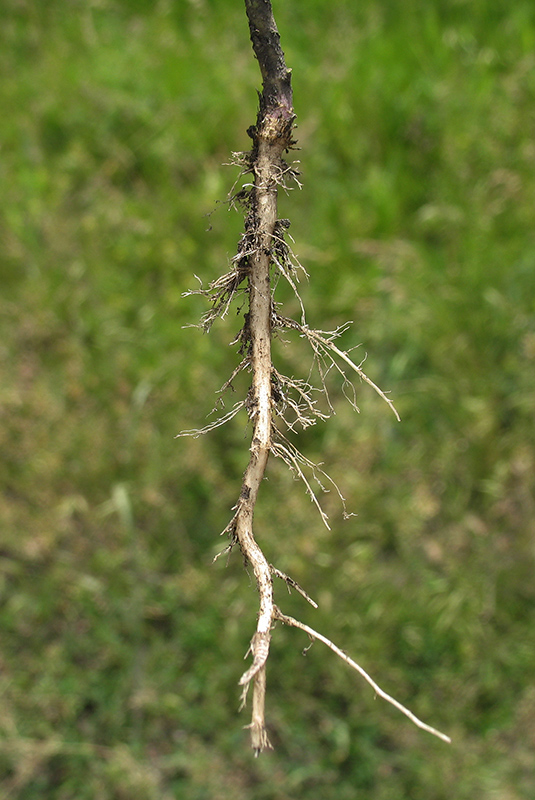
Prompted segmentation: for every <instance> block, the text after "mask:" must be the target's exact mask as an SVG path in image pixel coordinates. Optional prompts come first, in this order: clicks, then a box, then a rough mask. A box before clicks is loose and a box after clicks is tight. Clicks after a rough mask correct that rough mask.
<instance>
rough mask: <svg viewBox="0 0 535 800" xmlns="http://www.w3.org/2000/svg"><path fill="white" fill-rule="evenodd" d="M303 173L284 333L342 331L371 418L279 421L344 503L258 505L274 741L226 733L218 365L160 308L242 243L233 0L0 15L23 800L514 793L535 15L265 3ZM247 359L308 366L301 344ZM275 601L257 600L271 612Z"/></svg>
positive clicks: (225, 454)
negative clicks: (314, 631)
mask: <svg viewBox="0 0 535 800" xmlns="http://www.w3.org/2000/svg"><path fill="white" fill-rule="evenodd" d="M275 12H276V16H277V20H278V23H279V28H280V30H281V35H282V39H283V44H284V48H285V52H286V55H287V60H288V63H289V65H290V66H291V67H292V68H293V80H294V91H295V106H296V111H297V113H298V122H299V128H298V131H297V135H298V137H299V143H300V145H301V147H302V148H303V149H302V152H301V153H299V154H298V157H299V158H300V160H301V162H302V163H301V168H302V172H303V178H304V188H303V191H302V192H300V193H297V192H294V193H292V194H291V195H290V197H289V198H283V200H282V210H281V214H282V215H283V216H290V217H291V218H292V234H293V235H294V237H295V239H296V245H295V249H296V252H297V253H298V254H299V255H300V257H301V259H302V261H303V263H304V264H305V266H306V267H307V269H308V271H309V272H310V274H311V281H310V284H309V285H306V286H304V287H303V291H304V294H305V295H306V301H307V307H308V316H309V321H310V323H311V324H314V325H317V326H319V327H321V328H328V327H335V326H336V325H338V324H340V323H341V322H344V321H345V320H346V319H353V320H354V326H353V328H352V329H351V331H350V332H349V333H348V334H346V339H345V344H347V345H348V346H352V345H354V344H357V343H359V342H362V352H363V353H364V352H368V353H369V357H368V361H367V364H366V366H367V369H368V372H369V374H370V376H371V377H372V378H373V379H374V380H377V381H379V383H380V384H381V386H383V387H384V388H385V389H389V390H392V393H393V394H392V396H393V398H394V399H395V401H396V405H397V406H398V408H399V410H400V412H401V415H402V418H403V422H402V424H401V425H397V424H396V423H395V421H394V419H393V417H391V416H390V415H389V413H387V412H388V409H387V408H386V406H384V407H383V406H382V405H381V403H380V402H379V401H378V400H376V398H374V397H371V396H370V393H369V392H367V391H366V390H365V389H364V388H363V389H362V390H360V389H359V405H360V406H361V408H362V414H361V415H360V416H359V417H358V418H355V416H354V415H353V413H352V412H351V410H350V409H348V408H346V407H345V406H344V405H343V397H342V393H341V389H340V387H336V386H333V397H334V398H335V400H336V407H337V416H336V417H335V418H334V419H333V420H331V421H330V422H329V423H328V424H327V425H325V426H322V427H321V428H318V429H317V430H315V431H312V432H308V433H307V434H306V435H304V436H303V438H302V446H303V449H304V450H305V452H306V454H307V455H308V456H310V457H312V458H316V459H319V460H322V461H324V462H325V464H326V466H327V467H328V468H329V469H330V471H331V472H332V474H333V476H334V477H335V478H336V479H337V480H338V482H339V483H340V485H341V487H342V489H343V491H344V493H345V495H346V498H347V502H348V507H349V508H350V510H355V511H357V512H358V517H357V518H356V519H355V518H353V519H351V520H349V521H345V522H344V521H343V520H342V515H341V509H340V508H339V507H338V505H337V503H336V498H334V497H331V496H330V495H328V496H326V498H325V505H326V507H327V508H328V510H329V512H330V514H331V520H332V532H330V533H329V532H328V531H326V530H325V529H323V528H322V526H321V523H320V520H319V519H318V518H317V516H316V515H315V514H314V512H313V508H312V506H311V505H310V504H309V503H308V502H307V501H306V498H305V495H304V493H303V492H302V491H301V487H300V486H299V484H296V483H295V482H293V481H292V479H291V476H289V475H288V474H286V472H285V471H284V470H283V469H282V467H281V465H279V464H276V463H275V464H273V465H271V468H270V474H269V481H268V482H267V483H266V485H265V491H264V494H263V497H262V499H261V502H260V505H259V508H258V513H257V518H258V533H259V537H260V538H261V539H262V541H263V543H265V547H266V551H267V552H268V555H269V558H270V559H271V560H273V561H275V562H276V563H277V565H278V566H279V567H280V568H281V569H284V570H285V571H287V572H290V573H291V574H292V575H293V576H294V577H295V578H296V579H298V580H299V581H300V582H301V583H302V584H303V585H304V586H305V587H306V588H307V590H308V591H309V592H310V593H311V594H312V595H313V596H314V597H315V598H316V599H317V600H318V601H320V604H321V605H320V610H319V611H318V612H316V613H312V612H310V613H309V611H308V609H306V608H303V605H302V603H301V601H300V600H299V599H297V598H295V597H293V596H292V597H284V594H285V589H284V588H283V587H277V590H278V595H279V596H280V598H281V600H280V601H281V603H283V604H284V607H285V608H287V609H288V612H289V613H294V614H296V615H298V616H300V617H301V618H303V619H305V621H307V622H309V623H310V624H312V625H314V626H315V627H317V628H318V629H320V630H322V631H324V632H326V633H328V634H330V635H331V636H332V638H333V639H335V640H336V641H337V642H338V643H339V644H340V645H341V646H342V647H344V648H345V649H346V650H347V651H348V652H350V653H351V654H352V655H354V656H355V657H357V658H358V659H359V660H360V662H361V663H362V665H363V666H364V667H365V668H367V669H369V670H371V671H372V672H373V674H374V677H376V678H377V679H378V681H379V683H380V684H381V685H383V686H384V688H385V689H387V691H392V692H393V693H394V694H395V695H396V696H397V697H398V698H399V699H400V700H401V701H402V702H404V703H407V704H408V705H409V706H410V707H411V708H413V710H414V711H415V712H416V713H418V714H419V715H420V716H423V717H425V719H426V720H428V721H429V722H431V723H432V724H433V725H436V726H437V727H439V728H441V729H444V730H446V731H447V732H448V733H450V734H451V735H452V736H453V738H454V744H453V745H452V747H451V748H447V747H445V746H444V745H442V744H441V743H440V742H435V741H434V740H432V739H429V738H428V737H426V736H425V735H424V734H422V733H421V732H419V731H417V730H416V729H414V730H413V729H412V728H411V726H410V725H409V724H408V723H405V721H404V720H403V719H402V718H400V716H399V715H398V714H397V712H395V711H394V710H393V709H390V708H388V707H386V706H384V705H382V704H379V703H377V702H375V701H374V699H373V697H372V696H370V693H369V692H368V690H367V688H366V687H363V686H362V685H361V683H359V682H358V681H357V680H356V678H355V676H353V675H351V674H349V673H348V672H347V670H346V669H345V668H344V666H343V665H342V664H337V663H335V662H334V660H333V659H332V658H331V657H330V655H329V654H328V653H326V652H324V651H322V650H321V649H320V647H319V645H314V647H313V648H312V649H311V650H310V651H309V652H308V654H307V656H306V659H302V657H301V655H300V650H301V648H302V647H304V646H305V645H306V641H302V640H301V639H300V637H299V635H298V634H296V633H295V632H292V631H286V630H279V629H277V631H276V632H275V635H274V641H273V655H272V660H271V662H270V669H269V675H268V681H269V687H270V689H269V694H268V714H269V719H270V726H271V729H272V730H271V737H272V739H273V741H274V743H275V744H276V750H275V752H274V753H273V754H269V755H268V756H266V757H265V758H262V759H259V761H258V762H256V761H253V760H252V759H251V758H250V754H249V752H248V749H247V737H246V732H244V731H242V730H241V725H243V724H246V723H247V721H248V720H247V715H246V713H244V714H242V715H241V716H238V714H237V705H238V691H237V685H236V684H237V680H238V678H239V675H240V674H241V670H242V663H241V661H240V655H241V654H242V653H244V652H245V650H246V649H247V644H248V638H249V635H250V632H251V630H252V629H253V626H254V619H255V614H256V600H255V594H254V589H253V587H252V585H251V584H250V581H249V580H248V579H247V576H246V575H245V574H244V573H243V570H242V567H241V564H240V563H239V558H236V557H234V558H233V560H232V561H231V563H230V564H229V565H228V567H226V568H225V565H224V564H223V563H221V562H218V564H217V565H216V566H215V567H211V566H210V559H211V557H212V555H213V554H214V553H215V552H217V549H219V547H220V545H221V541H220V540H218V537H217V534H218V532H219V531H220V530H221V529H223V528H224V526H225V524H226V522H227V520H228V515H229V510H230V507H231V506H232V504H233V503H234V501H235V497H236V492H237V486H238V485H239V480H240V475H241V471H242V469H243V466H244V462H245V460H246V457H247V444H246V441H247V439H246V438H244V434H245V433H246V431H245V427H244V426H245V422H244V420H242V419H239V418H238V419H237V420H236V421H235V422H234V424H233V425H232V426H228V427H227V428H225V429H221V430H218V431H216V432H214V433H213V434H211V435H210V437H205V438H203V439H198V440H188V439H179V440H175V439H174V436H175V434H176V433H178V432H179V431H180V430H181V429H185V428H190V427H193V426H196V425H200V424H202V423H203V419H204V417H205V415H206V414H207V413H208V412H209V411H210V409H211V408H212V406H213V403H214V400H213V393H214V391H215V390H216V389H217V388H218V387H219V386H220V385H221V384H222V383H223V382H224V381H225V380H226V377H227V376H228V374H229V373H230V371H231V370H232V366H233V364H235V353H234V352H232V351H230V350H229V349H228V348H226V343H227V342H228V341H230V339H231V338H232V337H233V335H234V331H235V329H236V325H237V322H238V321H237V320H236V319H235V318H231V319H230V320H229V321H228V322H227V323H225V324H224V325H221V326H219V327H218V328H217V329H216V330H214V332H213V334H212V335H211V336H210V337H205V336H202V335H201V334H200V333H199V332H197V331H195V330H191V329H184V327H183V326H184V325H188V324H190V323H194V322H196V320H197V319H198V316H199V314H201V313H202V311H203V310H204V308H203V305H202V302H201V300H200V299H199V298H195V297H193V298H190V299H188V300H184V299H183V297H182V292H183V291H185V290H186V289H188V288H191V287H192V286H194V285H195V279H194V278H193V274H194V273H195V274H197V275H199V276H201V277H202V279H203V280H204V281H206V280H209V279H210V278H212V277H215V276H216V275H217V274H218V273H219V272H220V271H221V269H222V268H224V266H225V264H226V262H227V260H228V258H229V257H230V256H231V255H232V254H233V250H234V247H235V243H236V240H237V238H238V236H239V233H240V230H241V221H240V219H239V217H238V215H236V214H234V213H232V212H228V210H227V208H226V206H225V205H224V204H222V203H220V201H222V200H224V199H225V197H226V194H227V191H228V190H229V189H230V187H231V185H232V183H233V180H234V178H235V171H233V170H231V169H229V168H224V167H222V166H221V165H222V164H223V163H224V162H226V161H228V159H229V154H230V152H231V151H232V150H240V149H245V148H246V147H247V146H248V140H247V136H246V134H245V130H246V128H247V127H248V126H249V125H250V124H251V123H252V122H253V121H254V117H255V102H256V95H255V90H256V88H257V87H258V83H259V78H258V75H257V67H256V64H255V62H254V59H253V57H252V54H251V52H250V45H249V42H248V32H247V25H246V21H245V15H244V12H243V10H242V8H241V4H240V3H234V4H232V3H230V2H229V1H228V0H217V1H216V0H213V2H208V0H205V2H202V0H197V1H196V2H194V1H193V0H188V2H186V1H185V0H183V2H174V3H173V2H159V3H147V2H142V0H137V2H132V1H131V0H129V2H123V3H121V2H118V1H117V2H115V1H114V0H94V1H93V2H84V3H81V2H71V3H66V2H64V0H63V1H61V0H55V2H54V1H52V2H49V3H47V4H33V3H30V2H25V1H24V0H6V2H4V4H3V21H2V27H1V30H0V45H1V46H0V68H1V76H2V77H1V81H0V101H1V105H2V108H3V109H4V113H3V115H2V118H1V121H0V141H1V142H2V159H1V161H0V175H1V178H2V186H3V202H2V204H1V208H0V234H1V236H0V241H1V244H0V248H1V249H0V280H1V284H2V292H1V296H0V326H1V336H0V413H1V415H2V425H1V427H0V445H1V448H2V454H3V458H2V462H1V464H0V481H1V486H2V499H1V503H0V531H1V533H0V591H1V597H2V603H1V606H0V621H1V623H0V627H1V629H2V632H3V635H2V644H1V645H0V667H1V670H0V786H1V787H2V791H3V795H4V796H6V797H9V798H17V799H18V798H20V800H34V798H38V797H39V798H41V797H47V798H54V800H55V799H56V798H58V800H65V799H66V798H81V800H83V799H84V798H94V797H99V798H104V799H105V798H131V797H134V796H135V797H136V798H140V799H141V800H143V798H175V797H180V798H187V800H201V798H216V799H217V798H221V799H222V800H223V799H224V798H230V797H232V798H235V797H250V796H254V797H255V798H264V797H265V798H268V797H269V798H277V800H285V799H286V798H289V797H296V796H299V797H301V798H316V797H318V796H321V797H323V798H326V800H329V798H334V797H336V798H337V800H340V798H341V799H342V800H343V799H344V798H353V797H355V794H356V793H360V794H361V795H362V796H366V797H369V798H373V799H374V800H382V798H385V800H386V798H389V799H390V798H392V797H396V798H398V797H399V798H410V799H411V800H418V799H419V798H422V799H423V798H425V800H444V799H445V798H447V797H451V796H452V793H453V794H454V795H455V797H456V798H457V799H458V800H463V798H467V799H468V798H473V797H474V796H484V797H489V798H497V800H505V798H507V800H517V798H528V797H529V798H531V797H532V794H533V785H534V783H535V775H534V769H533V759H532V750H533V745H534V737H535V728H534V724H533V718H534V712H535V695H534V693H533V682H534V677H535V676H534V661H533V645H534V644H535V642H534V635H533V631H534V623H535V619H534V617H535V588H534V586H535V584H534V582H533V566H534V564H533V561H534V558H533V555H534V551H533V534H534V529H533V517H534V511H535V508H534V506H535V501H534V478H533V475H534V471H535V464H534V461H535V456H534V453H535V450H534V445H535V435H534V433H535V432H534V421H533V416H534V415H533V409H534V407H535V385H534V384H535V378H534V375H535V370H534V362H535V325H534V317H535V308H534V305H535V301H534V297H535V263H534V262H535V242H534V234H533V224H532V218H533V207H534V200H535V196H534V194H535V178H534V175H535V171H534V166H535V145H534V143H533V135H534V124H535V111H534V108H535V105H534V100H535V97H534V95H535V77H534V75H535V72H534V66H535V64H534V61H535V57H534V52H535V19H534V17H535V11H534V10H533V8H532V4H531V3H528V2H527V0H524V1H522V0H521V1H520V2H518V3H515V4H514V5H511V4H507V3H505V2H496V3H493V4H492V7H490V6H489V4H488V3H484V2H477V1H476V0H473V1H472V2H454V3H452V2H445V0H432V2H427V3H422V2H417V1H416V0H414V2H411V3H405V4H403V5H399V4H398V5H397V6H391V5H390V4H387V3H372V2H362V3H359V4H358V7H354V5H353V4H352V3H350V2H346V1H345V0H344V2H340V3H337V4H336V6H335V7H333V6H332V4H331V3H328V2H326V0H314V1H313V0H309V2H308V3H307V4H298V3H287V4H280V8H279V7H277V5H276V8H275ZM277 357H278V358H279V359H280V360H281V361H283V362H284V363H285V365H286V366H287V368H288V369H289V370H290V372H292V373H293V374H296V375H305V374H306V373H307V372H308V368H309V357H308V355H307V353H306V351H304V350H302V349H301V345H300V343H298V342H297V343H294V342H292V343H291V346H290V345H288V346H285V345H283V344H280V345H279V346H278V353H277ZM283 597H284V599H283Z"/></svg>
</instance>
